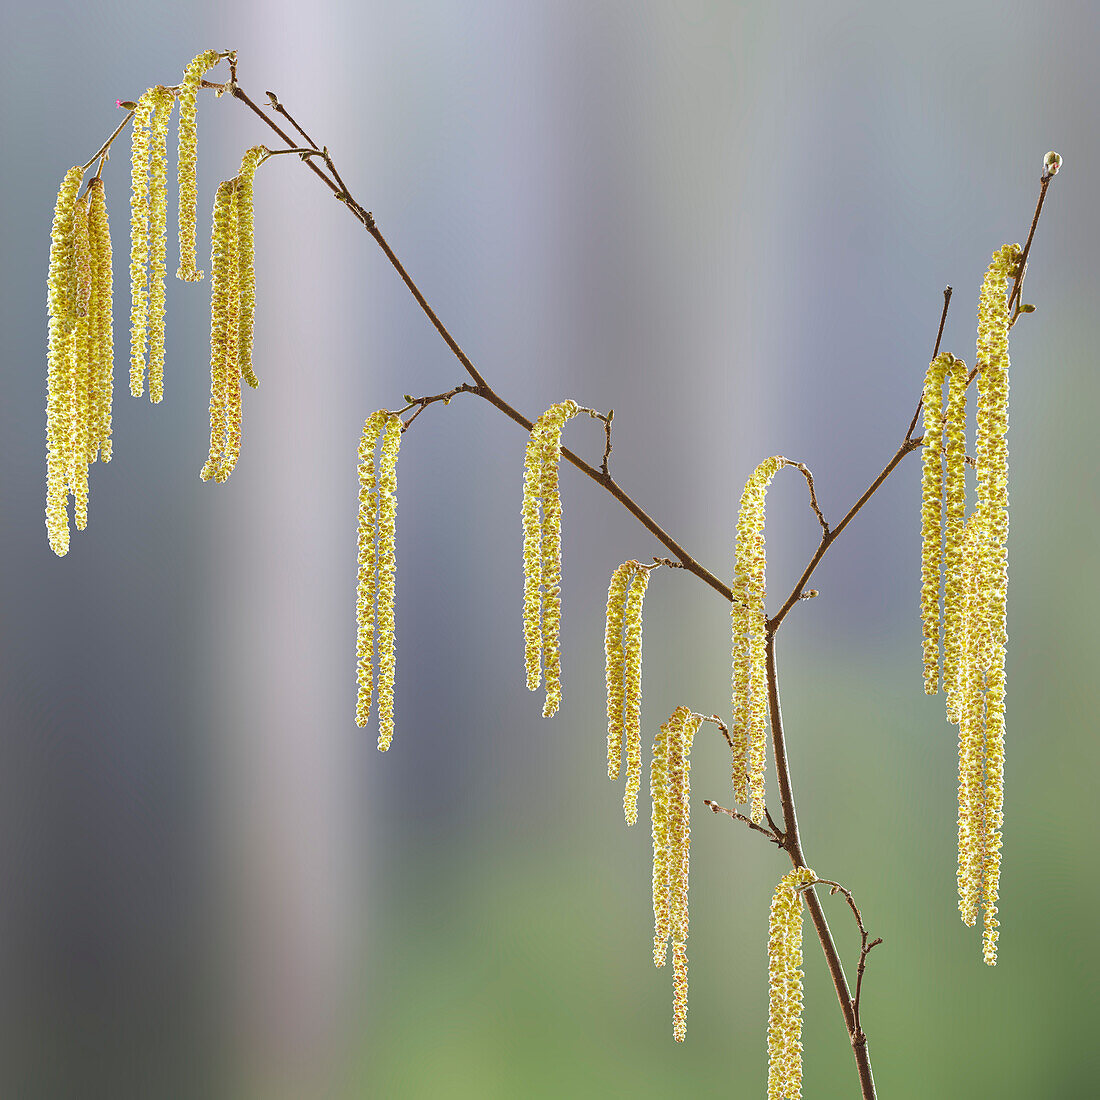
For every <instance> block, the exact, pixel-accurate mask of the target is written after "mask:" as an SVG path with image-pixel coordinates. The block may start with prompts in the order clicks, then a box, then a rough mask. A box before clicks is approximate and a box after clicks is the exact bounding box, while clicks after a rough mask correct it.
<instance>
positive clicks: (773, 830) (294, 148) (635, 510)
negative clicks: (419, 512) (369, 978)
mask: <svg viewBox="0 0 1100 1100" xmlns="http://www.w3.org/2000/svg"><path fill="white" fill-rule="evenodd" d="M233 62H235V57H233V58H232V59H231V64H232V63H233ZM232 68H233V72H232V77H231V82H230V85H229V88H228V90H230V91H231V92H232V94H233V95H234V96H235V97H236V98H237V99H239V100H240V101H241V102H242V103H243V104H244V105H245V106H246V107H248V108H249V109H250V110H251V111H252V112H253V113H254V114H256V115H257V116H258V117H259V118H261V119H262V120H263V121H264V123H265V124H266V125H267V126H268V127H269V128H270V129H271V130H273V131H274V132H275V133H276V134H277V135H278V136H279V137H280V138H281V139H282V140H283V142H284V143H285V144H286V145H287V146H288V149H287V150H285V151H286V152H298V153H301V154H303V155H302V160H303V161H304V162H305V164H306V166H307V167H308V168H309V169H310V171H311V172H313V173H314V175H316V176H317V177H318V179H320V180H321V181H322V182H323V183H324V184H325V186H326V187H327V188H328V189H329V190H330V191H331V192H332V193H333V194H334V195H335V196H336V197H337V198H338V199H340V201H341V202H343V203H344V204H345V205H346V206H347V208H348V209H349V210H350V211H351V212H352V214H353V215H354V216H355V217H356V218H357V219H358V220H359V222H360V223H361V224H362V225H363V227H364V228H365V229H366V230H367V232H369V233H370V234H371V236H372V237H373V238H374V239H375V242H376V243H377V244H378V246H379V247H380V248H381V249H382V251H383V252H384V253H385V255H386V258H387V259H388V260H389V261H390V263H391V264H392V265H393V267H394V269H395V270H396V272H397V273H398V275H399V276H400V277H401V280H402V282H404V283H405V286H406V287H407V288H408V290H409V293H410V294H412V296H413V298H415V299H416V302H417V304H418V305H419V306H420V308H421V309H422V310H423V312H424V314H425V316H427V318H428V320H429V321H430V322H431V323H432V325H433V327H434V328H435V329H436V331H437V332H438V333H439V335H440V337H441V338H442V339H443V341H444V343H445V344H446V345H447V347H448V348H450V350H451V352H452V353H453V355H454V356H455V358H456V359H457V360H458V361H459V363H461V364H462V367H463V368H464V369H465V371H466V373H467V374H469V376H470V378H471V379H473V385H472V386H469V385H468V386H467V387H466V388H465V389H464V388H463V387H458V388H457V389H456V390H455V391H453V392H455V393H457V392H468V393H475V394H477V396H479V397H481V398H483V399H484V400H485V401H488V402H489V404H491V405H494V406H495V407H496V408H498V409H499V410H500V411H501V412H502V413H504V414H505V416H507V417H508V418H509V419H510V420H513V421H515V422H516V423H517V424H519V425H520V426H521V427H523V428H524V429H526V430H527V431H530V430H531V428H532V427H533V423H532V421H531V420H530V419H528V418H527V417H526V416H524V415H523V414H522V413H521V412H519V411H518V410H517V409H515V408H513V407H512V406H511V405H510V404H509V403H508V402H507V401H505V400H504V398H503V397H501V396H500V395H499V394H498V393H497V392H496V391H495V390H494V389H493V388H492V387H491V386H490V385H489V383H488V382H487V381H486V380H485V378H484V376H483V375H482V374H481V373H480V371H478V369H477V368H476V367H475V366H474V364H473V363H472V362H471V361H470V359H469V358H468V357H467V355H466V353H465V352H464V351H463V350H462V348H461V347H459V345H458V342H457V341H456V340H455V338H454V337H453V336H452V335H451V333H450V332H449V331H448V330H447V328H446V326H445V325H444V324H443V322H442V321H441V320H440V318H439V317H438V315H437V314H436V313H435V311H434V310H433V309H432V307H431V306H430V305H429V304H428V301H427V299H426V298H425V297H424V295H423V294H422V293H421V291H420V289H419V287H417V285H416V283H415V282H413V279H412V277H411V276H410V275H409V273H408V272H407V271H406V270H405V267H404V265H403V264H402V263H401V261H400V260H399V259H398V258H397V256H396V254H395V253H394V251H393V249H392V248H390V246H389V244H388V242H387V241H386V239H385V238H384V237H383V236H382V233H381V231H380V230H379V229H378V226H377V225H376V224H375V220H374V215H373V214H371V213H370V211H368V210H366V209H365V208H364V207H363V206H362V205H361V204H360V203H359V202H357V201H356V200H355V199H354V198H353V197H352V195H351V193H350V192H349V190H348V188H347V186H346V185H345V183H344V181H343V180H342V179H341V178H340V175H339V173H338V171H337V169H336V165H335V164H334V163H333V160H332V157H331V156H330V155H329V152H328V149H327V147H319V146H318V145H317V143H316V142H314V141H313V139H312V138H311V137H309V135H308V134H307V133H306V132H305V130H304V129H303V128H302V127H301V126H299V125H298V123H297V122H296V121H295V120H294V119H293V118H292V117H291V116H290V114H289V113H288V112H287V111H286V109H285V108H284V107H283V106H282V104H281V103H280V102H279V101H278V99H277V98H276V97H275V95H274V94H273V93H270V92H269V93H268V98H269V100H270V104H269V106H270V107H271V108H272V109H273V110H274V111H275V112H276V113H278V114H280V115H282V117H283V118H285V119H287V121H289V122H290V124H291V126H292V127H293V128H294V129H295V130H296V131H297V132H298V133H299V134H300V135H301V136H302V138H304V139H305V141H306V142H307V143H308V145H309V147H310V148H309V149H303V148H302V147H301V146H299V145H298V143H297V142H296V141H294V140H293V139H292V138H291V137H290V136H289V135H288V134H287V133H285V132H284V131H283V130H282V129H281V128H280V127H279V125H278V124H277V123H276V122H275V121H274V120H273V119H272V118H271V117H270V115H269V114H266V113H265V112H264V111H263V110H261V109H260V108H259V107H258V106H257V105H256V104H255V103H254V102H253V101H252V100H251V99H250V98H249V97H248V96H247V95H246V94H245V92H244V91H243V90H242V89H241V88H240V87H239V86H238V85H237V82H236V66H235V64H232ZM318 154H319V155H320V156H321V157H322V158H323V160H324V162H325V167H326V168H327V169H328V173H327V174H326V172H325V171H322V169H321V168H320V167H319V166H318V165H317V164H316V163H314V158H315V156H316V155H318ZM97 155H98V154H97ZM94 159H95V158H93V160H94ZM89 163H90V162H89ZM1049 182H1050V177H1049V176H1047V175H1044V177H1043V180H1042V185H1041V190H1040V193H1039V202H1038V205H1037V206H1036V209H1035V216H1034V218H1033V219H1032V223H1031V231H1030V233H1029V234H1028V239H1027V244H1026V245H1025V246H1024V249H1023V252H1022V254H1021V259H1020V264H1019V267H1018V269H1017V273H1016V281H1015V284H1014V286H1013V289H1012V295H1011V298H1010V300H1009V305H1010V306H1011V305H1012V302H1013V300H1015V299H1016V298H1017V296H1018V295H1019V293H1020V287H1021V285H1022V283H1023V277H1024V270H1025V267H1026V261H1027V257H1028V254H1029V252H1030V249H1031V242H1032V239H1033V238H1034V235H1035V228H1036V225H1037V224H1038V221H1039V214H1040V213H1041V211H1042V207H1043V200H1044V198H1045V196H1046V190H1047V186H1048V184H1049ZM950 301H951V287H947V288H946V289H945V291H944V303H943V311H942V313H941V315H940V324H939V330H938V332H937V334H936V344H935V350H934V351H933V355H932V357H933V358H935V357H936V355H937V354H939V347H940V341H941V339H942V336H943V329H944V324H945V323H946V320H947V310H948V306H949V304H950ZM976 373H977V367H975V369H974V371H973V372H972V373H971V375H970V379H971V380H973V378H974V375H975V374H976ZM445 399H446V398H445V395H437V396H436V397H434V398H432V399H421V400H420V401H414V402H411V403H410V405H409V408H411V407H412V406H413V405H419V406H420V407H419V408H418V409H417V412H416V413H414V414H413V417H411V418H410V421H409V423H411V421H412V420H413V419H415V417H416V416H417V415H419V413H420V411H422V410H423V408H424V407H426V404H430V403H432V402H433V401H437V400H445ZM921 407H922V405H921V402H918V404H917V411H916V412H915V413H914V415H913V419H912V421H911V423H910V425H909V430H908V431H907V432H906V433H905V438H904V439H903V440H902V443H901V445H900V446H899V447H898V449H897V451H896V452H895V454H894V456H893V458H891V459H890V461H889V462H887V463H886V465H885V466H884V467H883V469H882V471H881V472H880V473H879V474H878V475H877V476H876V477H875V479H874V480H873V481H872V482H871V484H870V485H869V486H868V488H867V489H866V490H865V491H864V493H863V495H862V496H860V498H859V499H858V500H857V501H856V502H855V503H854V504H853V505H852V507H851V508H849V509H848V511H847V513H846V514H845V515H844V518H843V519H841V521H840V522H839V523H838V524H837V526H836V527H834V528H830V527H829V525H828V524H827V523H826V522H825V517H824V515H823V514H822V512H821V509H820V508H819V507H818V505H817V497H816V493H815V491H814V484H813V477H812V475H811V474H810V472H809V470H808V469H807V468H806V467H805V466H803V465H802V464H801V463H791V465H795V466H797V467H798V468H799V469H801V470H802V473H803V476H805V477H806V480H807V484H808V486H809V489H810V501H811V507H813V509H814V512H815V514H816V515H817V517H818V521H819V523H820V525H821V528H822V536H821V542H820V543H819V545H818V547H817V549H816V550H815V551H814V553H813V555H812V556H811V558H810V561H809V563H808V564H807V565H806V568H805V569H804V570H803V571H802V575H801V576H800V577H799V579H798V582H797V583H796V584H795V586H794V588H793V589H792V590H791V593H790V595H789V596H788V597H787V599H786V600H785V601H784V603H783V605H782V606H781V607H780V609H779V610H778V611H777V612H776V613H775V615H773V616H772V618H770V619H769V620H768V621H767V624H766V657H767V679H768V703H769V711H770V718H771V731H772V747H773V752H774V756H775V769H776V777H777V780H778V785H779V792H780V799H781V802H782V807H783V827H782V829H780V828H779V827H778V826H777V825H776V824H775V822H774V821H773V820H772V818H771V815H770V814H769V815H768V823H769V826H770V830H769V829H766V828H764V827H763V826H761V825H758V824H756V823H754V822H752V821H749V820H748V819H747V818H745V817H744V816H743V815H741V814H739V813H737V812H736V811H734V810H727V809H725V808H724V807H722V806H719V805H718V804H717V803H715V802H711V801H707V803H706V805H708V806H709V807H710V808H711V810H712V811H713V812H715V813H724V814H727V815H728V816H729V817H731V818H732V819H734V820H735V821H747V822H748V824H749V825H751V826H752V828H753V829H754V830H755V831H757V832H760V833H763V834H764V835H765V836H767V837H768V838H769V839H770V840H772V841H773V843H776V844H778V845H779V846H780V847H782V848H783V849H784V850H785V851H786V852H787V854H788V856H789V857H790V860H791V863H792V864H793V865H794V866H795V867H805V866H806V860H805V856H804V853H803V850H802V840H801V836H800V834H799V830H798V817H797V812H796V807H795V799H794V792H793V788H792V785H791V776H790V769H789V766H788V761H787V745H786V738H785V735H784V732H783V717H782V712H781V709H780V701H779V677H778V671H777V666H776V653H775V636H776V632H777V630H778V629H779V627H780V625H781V624H782V622H783V620H784V619H785V618H786V616H787V613H788V612H789V611H790V610H791V608H792V607H793V606H794V605H795V603H797V602H798V601H799V600H801V599H807V598H809V597H810V595H811V594H812V593H813V589H807V588H806V584H807V582H808V581H809V579H810V577H811V576H812V575H813V572H814V570H815V569H816V568H817V566H818V564H819V563H820V561H821V559H822V558H823V557H824V556H825V552H826V551H827V550H828V549H829V547H830V546H832V544H833V543H834V542H835V541H836V540H837V538H839V536H840V534H841V532H842V531H843V530H844V529H845V528H846V527H847V526H848V524H849V523H851V521H852V520H853V519H854V518H855V516H856V515H857V514H858V513H859V511H860V510H861V509H862V508H863V506H864V505H865V504H866V503H867V502H868V501H869V500H870V499H871V497H872V496H873V495H874V494H875V493H876V492H877V491H878V489H879V487H880V486H881V485H882V484H883V483H884V482H885V481H886V479H887V478H888V477H889V476H890V474H891V473H893V471H894V470H895V469H896V468H897V466H898V465H899V464H900V463H901V461H902V459H904V458H905V456H906V455H908V454H910V453H911V452H912V451H915V450H919V449H920V446H921V443H922V439H914V438H913V431H914V430H915V428H916V425H917V421H918V420H919V418H920V413H921ZM402 411H408V410H407V409H406V410H402ZM406 427H407V425H406ZM605 427H606V445H605V449H604V455H603V460H602V462H601V463H600V465H599V466H593V465H591V464H590V463H588V462H586V461H585V460H584V459H583V458H581V457H580V456H579V455H577V454H575V453H574V452H573V451H571V450H570V449H569V448H568V447H562V455H563V456H564V457H565V458H566V459H567V460H568V461H569V462H570V463H571V464H572V465H573V466H575V467H576V468H577V469H578V470H580V471H581V472H582V473H584V474H585V475H587V476H588V477H589V478H591V479H592V480H593V481H595V482H596V483H597V484H598V485H600V486H601V487H602V488H603V489H605V490H606V491H607V492H608V493H610V494H611V495H612V496H613V497H614V498H615V499H616V500H618V501H619V503H620V504H622V505H623V507H625V508H626V509H627V511H629V512H630V513H631V514H632V515H633V516H634V517H635V518H636V519H637V520H638V521H639V522H640V523H641V524H642V526H643V527H645V528H646V530H648V531H649V532H651V533H652V534H653V535H654V536H655V537H656V538H657V539H658V540H659V541H660V542H661V543H662V544H663V545H664V546H665V547H666V548H667V549H668V550H669V551H671V553H672V554H673V555H674V557H675V560H673V559H670V558H656V557H655V558H654V561H655V562H657V563H659V564H663V565H669V566H673V567H678V568H682V569H686V570H688V571H689V572H691V573H694V574H695V576H697V577H698V578H699V579H700V580H702V581H703V582H704V583H705V584H707V585H709V586H710V587H711V588H713V589H714V590H715V591H716V592H717V593H718V594H719V595H721V596H722V598H723V599H724V600H726V601H727V602H730V601H732V600H733V592H732V590H731V589H730V587H729V586H728V585H726V584H724V583H723V582H722V581H721V580H719V578H718V577H717V576H716V575H715V574H714V573H712V572H711V571H710V570H709V569H707V568H706V567H705V566H703V565H701V564H700V563H699V562H697V561H696V560H695V559H694V558H693V557H692V556H691V555H690V554H689V553H688V552H687V551H686V550H685V549H684V548H683V547H682V546H681V545H680V544H679V543H678V542H677V541H676V540H675V539H673V538H672V536H671V535H669V534H668V532H666V531H665V530H664V528H662V527H661V526H660V525H659V524H658V523H657V522H656V521H655V520H654V519H652V518H651V517H650V516H649V515H648V514H647V513H646V512H645V511H643V509H642V508H641V506H640V505H639V504H638V503H637V502H636V501H635V500H634V499H633V498H632V497H630V496H629V495H628V494H627V493H626V492H625V491H624V490H623V489H622V488H621V487H620V486H619V485H618V484H617V483H616V482H615V480H614V479H613V478H612V476H611V474H610V472H609V470H608V459H609V456H610V453H611V414H610V413H609V414H608V416H607V418H606V420H605ZM727 732H728V731H727ZM830 885H832V886H834V887H836V889H839V890H841V891H842V892H843V893H844V894H845V895H846V896H847V897H848V901H849V904H850V905H851V907H852V909H853V912H855V914H856V919H857V921H858V922H859V927H860V932H861V935H862V936H863V946H862V949H861V952H860V958H859V965H858V968H857V978H856V995H855V997H853V996H852V994H851V992H850V990H849V987H848V981H847V978H846V977H845V974H844V966H843V963H842V962H841V960H840V954H839V952H838V951H837V948H836V943H835V941H834V940H833V936H832V932H831V931H830V929H829V923H828V921H827V919H826V917H825V911H824V909H823V908H822V905H821V900H820V898H819V897H818V895H817V891H816V890H815V889H814V887H813V886H810V887H808V888H807V889H806V891H805V896H806V907H807V909H808V910H809V913H810V919H811V921H812V922H813V925H814V929H815V930H816V932H817V936H818V939H819V941H820V943H821V949H822V952H823V953H824V955H825V961H826V963H827V965H828V968H829V973H830V975H831V977H832V980H833V985H834V987H835V989H836V993H837V999H838V1001H839V1002H840V1008H841V1012H842V1013H843V1015H844V1022H845V1025H846V1026H847V1028H848V1035H849V1039H850V1040H851V1044H852V1053H853V1055H854V1057H855V1062H856V1069H857V1072H858V1074H859V1083H860V1091H861V1095H862V1097H863V1100H875V1084H874V1077H873V1075H872V1073H871V1062H870V1056H869V1054H868V1051H867V1037H866V1035H865V1034H864V1032H863V1029H862V1027H861V1025H860V1021H859V997H860V992H861V988H862V981H863V972H864V968H865V964H866V959H867V954H868V953H869V952H870V950H871V949H872V948H873V947H875V946H876V945H877V944H878V943H880V942H881V940H875V941H873V942H871V943H868V942H867V938H866V932H865V931H864V929H863V922H862V917H860V915H859V910H858V909H857V908H856V907H855V904H854V902H853V901H852V898H851V895H850V894H848V891H847V890H845V889H844V888H843V887H839V886H837V884H835V883H830Z"/></svg>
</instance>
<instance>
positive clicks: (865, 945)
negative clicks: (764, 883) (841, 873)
mask: <svg viewBox="0 0 1100 1100" xmlns="http://www.w3.org/2000/svg"><path fill="white" fill-rule="evenodd" d="M816 882H817V883H818V884H820V885H822V886H831V887H832V889H831V890H830V891H829V893H830V894H837V893H840V894H843V895H844V896H845V898H847V899H848V905H849V907H850V908H851V910H852V914H853V915H854V916H855V918H856V926H857V927H858V928H859V939H860V946H859V966H858V968H857V970H856V995H855V996H854V997H853V998H852V1015H853V1017H854V1018H855V1025H856V1031H857V1032H858V1033H859V1034H860V1035H862V1034H863V1029H862V1028H861V1027H860V1023H859V1001H860V997H861V996H862V993H863V972H864V971H865V970H866V969H867V956H868V955H869V954H870V953H871V951H872V949H873V948H875V947H878V945H879V944H880V943H882V937H881V936H879V937H877V938H876V939H873V940H868V933H867V929H866V928H864V926H863V915H862V914H861V913H860V911H859V906H858V905H856V901H855V898H853V897H852V891H851V890H849V889H848V888H847V887H844V886H841V885H840V883H839V882H833V880H832V879H827V878H819V879H817V880H816ZM810 885H814V883H809V884H807V885H804V886H799V887H798V890H799V892H800V893H801V892H802V891H804V890H806V889H808V887H809V886H810Z"/></svg>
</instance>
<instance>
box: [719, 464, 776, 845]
mask: <svg viewBox="0 0 1100 1100" xmlns="http://www.w3.org/2000/svg"><path fill="white" fill-rule="evenodd" d="M786 463H787V460H786V459H785V458H783V457H782V456H781V455H775V456H773V457H772V458H766V459H765V460H764V461H763V462H761V463H760V465H759V466H757V467H756V469H755V470H754V471H753V473H752V476H751V477H750V478H749V480H748V481H747V482H746V484H745V488H744V491H743V492H742V494H741V505H740V509H739V511H738V516H737V546H736V549H735V559H736V562H735V567H734V578H733V586H732V587H733V602H732V604H731V606H730V619H731V625H732V634H733V645H732V663H733V676H732V695H733V722H732V724H731V726H730V736H731V738H732V740H733V746H734V751H733V789H734V797H735V798H736V799H737V801H738V802H742V803H744V802H748V801H749V800H750V799H751V802H752V808H751V816H752V820H753V821H755V822H756V823H757V824H759V823H760V822H762V821H763V820H764V771H765V760H766V746H767V713H768V693H767V666H766V653H765V627H766V615H765V610H764V599H765V596H766V587H765V581H766V556H765V552H764V519H765V501H766V497H767V492H768V485H769V484H770V483H771V479H772V478H773V477H774V476H775V474H776V471H777V470H779V469H781V468H782V467H783V466H785V465H786Z"/></svg>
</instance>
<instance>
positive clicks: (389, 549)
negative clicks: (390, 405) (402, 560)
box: [378, 416, 401, 752]
mask: <svg viewBox="0 0 1100 1100" xmlns="http://www.w3.org/2000/svg"><path fill="white" fill-rule="evenodd" d="M400 447H401V418H400V417H399V416H391V417H389V418H388V419H387V420H386V426H385V427H384V428H383V429H382V453H381V456H380V458H379V463H378V748H379V749H380V750H381V751H382V752H385V751H386V750H387V749H388V748H389V747H390V742H391V741H392V740H393V681H394V671H395V667H396V654H395V648H394V597H395V587H394V575H395V572H396V570H397V557H396V548H397V526H396V516H397V453H398V450H399V449H400Z"/></svg>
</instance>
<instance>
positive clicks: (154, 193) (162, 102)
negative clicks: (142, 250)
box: [139, 87, 175, 405]
mask: <svg viewBox="0 0 1100 1100" xmlns="http://www.w3.org/2000/svg"><path fill="white" fill-rule="evenodd" d="M155 103H156V114H155V115H154V116H153V130H152V134H151V136H150V142H149V400H150V401H151V402H153V404H154V405H156V404H159V403H160V401H161V400H162V399H163V398H164V308H165V298H164V280H165V279H166V278H167V276H168V269H167V267H166V263H167V255H168V123H169V120H170V119H171V117H172V107H173V106H174V104H175V96H174V95H173V94H172V92H171V91H169V90H168V89H167V88H164V87H158V88H157V89H156V97H155ZM139 392H140V389H139Z"/></svg>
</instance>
